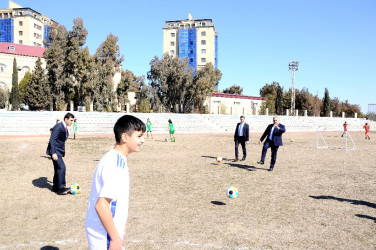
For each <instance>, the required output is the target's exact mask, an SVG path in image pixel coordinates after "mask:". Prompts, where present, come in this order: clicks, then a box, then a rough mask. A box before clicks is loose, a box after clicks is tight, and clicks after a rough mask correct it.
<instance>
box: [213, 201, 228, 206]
mask: <svg viewBox="0 0 376 250" xmlns="http://www.w3.org/2000/svg"><path fill="white" fill-rule="evenodd" d="M211 203H212V204H214V205H218V206H226V205H227V204H226V203H224V202H222V201H211Z"/></svg>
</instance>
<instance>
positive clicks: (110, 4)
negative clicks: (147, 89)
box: [0, 0, 376, 113]
mask: <svg viewBox="0 0 376 250" xmlns="http://www.w3.org/2000/svg"><path fill="white" fill-rule="evenodd" d="M1 2H2V6H0V8H7V7H8V1H5V0H2V1H1ZM15 2H16V3H18V4H20V5H22V6H23V7H30V8H32V9H34V10H36V11H38V12H40V13H41V14H44V15H46V16H48V17H50V18H52V19H53V20H55V21H56V22H58V23H60V24H62V25H64V26H65V27H66V28H67V29H68V30H71V29H72V26H73V19H74V18H75V17H81V18H82V19H83V20H84V25H85V27H86V29H87V30H88V32H89V35H88V38H87V43H86V44H87V46H88V47H89V49H90V53H91V54H94V53H95V51H96V49H97V48H98V46H99V45H100V43H101V42H103V41H104V40H105V39H106V37H107V35H108V34H109V33H113V34H114V35H115V36H117V37H118V38H119V42H118V44H119V46H120V51H121V54H122V55H124V58H125V61H124V63H123V69H129V70H131V71H133V72H134V73H135V74H136V75H138V76H139V75H146V73H147V71H148V70H149V69H150V66H149V63H150V60H151V59H152V58H153V57H154V56H158V57H161V56H162V53H163V32H162V28H163V26H164V24H165V21H168V20H181V19H187V18H188V13H189V12H190V13H192V17H193V18H194V19H202V18H209V19H212V20H213V22H214V24H215V27H216V31H217V32H218V37H219V49H218V50H219V61H218V62H219V64H218V68H219V69H220V70H221V71H222V74H223V77H222V80H221V81H220V84H219V89H220V90H222V89H224V88H226V87H229V86H231V85H233V84H237V85H240V86H242V87H243V88H244V92H243V93H244V94H246V95H252V96H258V95H259V90H260V88H261V87H262V86H264V85H265V83H271V82H273V81H277V82H279V83H280V85H281V86H283V87H284V88H285V90H288V89H289V88H290V87H291V72H289V71H288V63H289V61H290V60H299V61H300V67H299V71H297V72H296V75H295V86H296V88H298V89H301V88H303V87H306V88H308V89H309V91H310V92H311V93H313V94H316V93H318V95H319V97H320V98H322V97H323V95H324V89H325V88H328V90H329V94H330V97H331V98H334V97H338V98H339V99H340V100H341V101H345V100H348V101H349V102H350V103H351V104H359V105H360V106H361V109H362V112H363V113H367V112H368V104H370V103H373V104H375V103H376V77H375V76H376V14H375V13H376V1H375V0H359V1H354V0H331V1H327V0H315V1H302V0H296V1H292V0H285V1H280V0H270V1H267V0H266V1H253V0H238V1H224V0H204V1H203V0H200V1H198V0H191V1H172V0H157V1H156V0H132V1H130V0H114V1H97V0H91V1H89V0H80V1H77V0H65V1H42V0H35V1H33V0H15ZM372 72H373V73H372Z"/></svg>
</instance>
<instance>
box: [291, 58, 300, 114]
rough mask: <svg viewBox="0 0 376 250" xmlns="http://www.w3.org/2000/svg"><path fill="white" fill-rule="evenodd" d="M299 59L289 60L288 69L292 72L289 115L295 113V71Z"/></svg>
mask: <svg viewBox="0 0 376 250" xmlns="http://www.w3.org/2000/svg"><path fill="white" fill-rule="evenodd" d="M298 68H299V61H290V62H289V71H291V72H292V87H291V115H293V116H294V115H295V71H298V70H299V69H298Z"/></svg>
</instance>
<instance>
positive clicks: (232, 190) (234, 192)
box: [226, 186, 239, 199]
mask: <svg viewBox="0 0 376 250" xmlns="http://www.w3.org/2000/svg"><path fill="white" fill-rule="evenodd" d="M238 194H239V193H238V189H237V188H236V187H233V186H231V187H228V188H227V190H226V195H227V197H228V198H230V199H236V197H238Z"/></svg>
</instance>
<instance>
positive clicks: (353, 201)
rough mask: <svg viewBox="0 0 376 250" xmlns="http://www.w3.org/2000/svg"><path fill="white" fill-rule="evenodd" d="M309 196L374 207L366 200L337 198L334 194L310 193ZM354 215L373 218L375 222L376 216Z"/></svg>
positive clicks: (375, 205)
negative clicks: (315, 194) (317, 194)
mask: <svg viewBox="0 0 376 250" xmlns="http://www.w3.org/2000/svg"><path fill="white" fill-rule="evenodd" d="M309 197H311V198H313V199H318V200H320V199H324V200H337V201H340V202H349V203H351V204H353V205H361V206H366V207H370V208H376V204H375V203H372V202H368V201H361V200H352V199H345V198H339V197H334V196H326V195H320V196H313V195H310V196H309ZM355 216H357V217H359V218H365V219H369V220H373V221H374V222H375V223H376V217H372V216H368V215H364V214H356V215H355Z"/></svg>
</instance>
